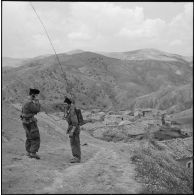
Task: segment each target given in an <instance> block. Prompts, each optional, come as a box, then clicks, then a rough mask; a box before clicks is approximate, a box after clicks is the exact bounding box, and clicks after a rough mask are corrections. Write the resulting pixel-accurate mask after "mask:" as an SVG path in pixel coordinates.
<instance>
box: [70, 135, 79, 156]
mask: <svg viewBox="0 0 195 195" xmlns="http://www.w3.org/2000/svg"><path fill="white" fill-rule="evenodd" d="M79 136H80V133H79V132H75V133H74V134H73V136H72V137H70V145H71V149H72V155H73V156H74V157H76V158H78V159H81V148H80V137H79Z"/></svg>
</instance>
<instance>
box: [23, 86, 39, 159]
mask: <svg viewBox="0 0 195 195" xmlns="http://www.w3.org/2000/svg"><path fill="white" fill-rule="evenodd" d="M39 92H40V91H39V90H38V89H30V91H29V99H28V101H27V102H25V103H24V104H23V106H22V114H21V116H20V117H21V119H22V125H23V127H24V129H25V132H26V143H25V148H26V151H27V156H28V157H30V158H35V159H40V157H39V156H38V155H37V154H36V152H38V150H39V147H40V134H39V129H38V126H37V119H36V118H35V117H34V115H35V114H37V113H38V112H40V103H39V100H38V94H39Z"/></svg>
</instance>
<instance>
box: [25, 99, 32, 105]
mask: <svg viewBox="0 0 195 195" xmlns="http://www.w3.org/2000/svg"><path fill="white" fill-rule="evenodd" d="M31 103H32V101H31V100H29V99H25V100H24V103H23V106H27V105H29V104H31Z"/></svg>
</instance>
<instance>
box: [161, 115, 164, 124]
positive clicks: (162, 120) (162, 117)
mask: <svg viewBox="0 0 195 195" xmlns="http://www.w3.org/2000/svg"><path fill="white" fill-rule="evenodd" d="M161 122H162V125H165V114H162V115H161Z"/></svg>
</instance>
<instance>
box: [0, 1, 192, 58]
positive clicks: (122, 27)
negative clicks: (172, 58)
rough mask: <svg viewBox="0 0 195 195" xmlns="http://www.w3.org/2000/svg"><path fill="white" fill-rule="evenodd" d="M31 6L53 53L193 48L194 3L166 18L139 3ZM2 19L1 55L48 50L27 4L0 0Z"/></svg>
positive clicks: (40, 52) (31, 54) (37, 52)
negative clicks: (0, 1) (152, 15)
mask: <svg viewBox="0 0 195 195" xmlns="http://www.w3.org/2000/svg"><path fill="white" fill-rule="evenodd" d="M33 5H34V7H35V8H36V11H37V13H38V14H39V16H40V17H41V19H42V21H43V22H44V24H45V27H46V29H47V30H48V33H49V36H50V38H51V40H52V42H53V44H54V46H55V48H56V50H57V52H64V51H67V50H72V49H75V48H78V49H84V50H85V49H87V50H96V51H98V50H102V51H104V50H106V51H113V50H115V51H128V50H134V49H139V48H140V49H141V48H146V47H148V48H151V47H154V48H157V49H161V50H165V51H170V52H173V51H174V52H175V53H177V51H179V52H183V53H185V52H189V51H190V50H191V52H192V43H193V3H187V4H185V6H184V9H183V12H181V13H179V14H178V15H176V16H175V17H173V18H172V20H170V21H169V22H167V21H164V20H163V19H161V18H159V17H156V18H152V19H151V18H148V17H147V15H146V14H145V13H144V9H143V7H142V6H141V3H139V6H136V7H130V6H128V7H120V6H119V5H117V4H115V3H114V2H113V3H110V2H33ZM154 11H155V10H154ZM156 12H157V11H156ZM165 14H166V13H165ZM156 15H157V14H156ZM2 19H3V29H2V30H3V53H4V54H6V55H8V56H14V57H17V56H21V57H22V56H23V55H25V56H30V57H33V56H36V55H41V54H45V53H51V48H50V44H49V41H48V39H47V37H46V35H45V32H44V30H43V27H42V26H41V24H40V22H39V20H38V18H37V17H36V15H35V13H34V12H33V10H32V8H31V6H30V4H29V3H27V2H3V17H2ZM13 24H14V25H13ZM177 47H178V48H179V50H177V49H178V48H177Z"/></svg>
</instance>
